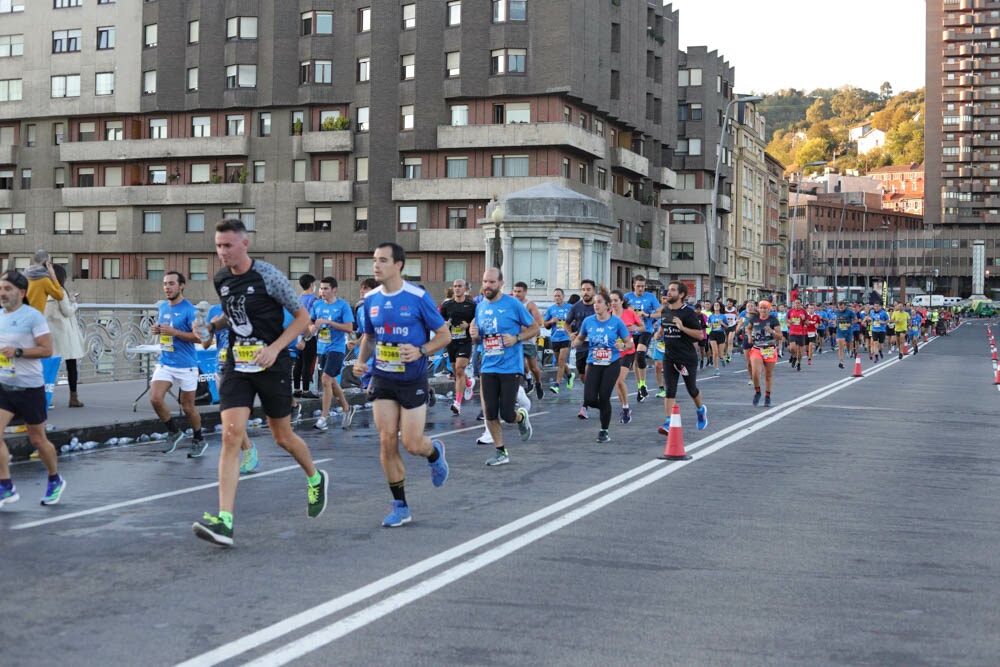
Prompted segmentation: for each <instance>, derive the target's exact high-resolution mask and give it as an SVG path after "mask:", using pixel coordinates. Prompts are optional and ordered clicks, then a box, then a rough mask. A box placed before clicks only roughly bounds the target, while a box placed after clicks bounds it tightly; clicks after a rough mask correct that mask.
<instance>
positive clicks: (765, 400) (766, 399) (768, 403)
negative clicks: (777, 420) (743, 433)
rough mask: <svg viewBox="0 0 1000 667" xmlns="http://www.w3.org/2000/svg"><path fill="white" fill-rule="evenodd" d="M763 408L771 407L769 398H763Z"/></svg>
mask: <svg viewBox="0 0 1000 667" xmlns="http://www.w3.org/2000/svg"><path fill="white" fill-rule="evenodd" d="M764 407H765V408H769V407H771V397H770V396H765V397H764Z"/></svg>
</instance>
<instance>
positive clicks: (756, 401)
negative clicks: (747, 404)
mask: <svg viewBox="0 0 1000 667" xmlns="http://www.w3.org/2000/svg"><path fill="white" fill-rule="evenodd" d="M753 404H754V405H760V392H759V391H758V392H756V393H754V395H753Z"/></svg>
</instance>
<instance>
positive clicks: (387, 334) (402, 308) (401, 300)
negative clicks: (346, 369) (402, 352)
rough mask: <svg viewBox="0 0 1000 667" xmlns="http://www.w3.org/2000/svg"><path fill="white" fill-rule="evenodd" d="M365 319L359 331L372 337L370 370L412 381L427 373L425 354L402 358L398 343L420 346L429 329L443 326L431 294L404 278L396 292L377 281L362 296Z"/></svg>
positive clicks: (426, 338)
mask: <svg viewBox="0 0 1000 667" xmlns="http://www.w3.org/2000/svg"><path fill="white" fill-rule="evenodd" d="M364 309H365V318H364V319H365V321H364V328H362V329H360V331H361V333H364V334H368V335H371V336H373V337H374V339H375V346H374V349H373V350H372V356H373V357H374V359H375V364H374V366H373V367H372V374H374V375H377V376H379V377H384V378H389V379H392V380H396V381H398V382H415V381H417V380H421V379H423V378H426V377H427V358H426V357H420V358H419V359H417V360H416V361H410V362H404V361H402V360H401V359H400V358H399V346H400V345H403V344H408V345H413V346H416V347H419V346H421V345H423V344H425V343H426V342H427V341H428V340H429V338H430V336H429V334H430V332H432V331H436V330H437V329H440V328H441V327H443V326H444V318H443V317H441V313H439V312H438V309H437V305H436V304H435V303H434V300H433V299H431V296H430V294H428V293H427V292H425V291H424V290H422V289H420V288H419V287H417V286H416V285H414V284H413V283H409V282H406V281H403V287H402V288H400V290H399V291H398V292H393V293H392V294H387V293H386V291H385V287H384V286H382V285H380V286H379V287H377V288H375V289H373V290H372V291H371V292H369V293H368V294H367V295H366V296H365V302H364Z"/></svg>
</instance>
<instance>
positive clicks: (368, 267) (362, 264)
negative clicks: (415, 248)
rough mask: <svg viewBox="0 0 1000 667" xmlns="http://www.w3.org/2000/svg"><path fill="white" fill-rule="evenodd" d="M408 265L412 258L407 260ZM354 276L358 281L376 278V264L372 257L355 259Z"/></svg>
mask: <svg viewBox="0 0 1000 667" xmlns="http://www.w3.org/2000/svg"><path fill="white" fill-rule="evenodd" d="M406 263H407V264H409V263H410V258H409V257H407V258H406ZM354 275H355V277H356V279H357V280H364V279H365V278H374V277H375V262H373V261H372V259H371V257H357V258H355V259H354Z"/></svg>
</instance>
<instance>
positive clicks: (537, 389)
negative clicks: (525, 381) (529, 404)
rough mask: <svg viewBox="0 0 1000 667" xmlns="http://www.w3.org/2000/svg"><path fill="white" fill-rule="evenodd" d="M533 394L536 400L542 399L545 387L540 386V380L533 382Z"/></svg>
mask: <svg viewBox="0 0 1000 667" xmlns="http://www.w3.org/2000/svg"><path fill="white" fill-rule="evenodd" d="M535 396H536V397H537V398H538V400H542V396H545V389H543V388H542V383H541V382H536V383H535Z"/></svg>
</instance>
